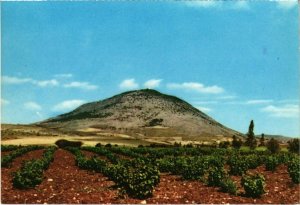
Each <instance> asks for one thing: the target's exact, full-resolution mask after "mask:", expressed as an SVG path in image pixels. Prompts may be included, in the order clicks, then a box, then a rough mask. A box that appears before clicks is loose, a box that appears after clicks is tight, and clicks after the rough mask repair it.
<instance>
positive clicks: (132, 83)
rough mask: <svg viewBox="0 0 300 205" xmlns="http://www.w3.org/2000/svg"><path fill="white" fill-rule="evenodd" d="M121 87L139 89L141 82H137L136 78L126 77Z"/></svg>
mask: <svg viewBox="0 0 300 205" xmlns="http://www.w3.org/2000/svg"><path fill="white" fill-rule="evenodd" d="M119 87H120V88H121V89H124V90H127V89H137V88H138V87H139V84H138V83H136V82H135V79H134V78H131V79H125V80H123V81H122V82H121V83H120V85H119Z"/></svg>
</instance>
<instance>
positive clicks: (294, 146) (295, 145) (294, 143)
mask: <svg viewBox="0 0 300 205" xmlns="http://www.w3.org/2000/svg"><path fill="white" fill-rule="evenodd" d="M299 141H300V140H299V138H295V139H293V140H290V141H288V150H289V151H290V152H294V153H300V145H299V144H300V143H299Z"/></svg>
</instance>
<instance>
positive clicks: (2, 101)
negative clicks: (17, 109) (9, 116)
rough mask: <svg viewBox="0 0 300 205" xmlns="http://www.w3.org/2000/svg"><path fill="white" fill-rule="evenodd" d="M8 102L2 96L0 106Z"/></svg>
mask: <svg viewBox="0 0 300 205" xmlns="http://www.w3.org/2000/svg"><path fill="white" fill-rule="evenodd" d="M9 103H10V102H9V101H8V100H5V99H4V98H1V106H4V105H8V104H9Z"/></svg>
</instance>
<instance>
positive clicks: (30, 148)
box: [1, 145, 43, 167]
mask: <svg viewBox="0 0 300 205" xmlns="http://www.w3.org/2000/svg"><path fill="white" fill-rule="evenodd" d="M42 148H43V147H42V146H37V145H32V146H26V147H22V148H20V149H16V150H14V151H13V152H11V153H10V154H8V155H5V156H4V157H2V158H1V166H2V167H9V166H10V164H11V162H12V161H13V160H14V159H15V158H17V157H19V156H22V155H23V154H25V153H27V152H30V151H33V150H38V149H42Z"/></svg>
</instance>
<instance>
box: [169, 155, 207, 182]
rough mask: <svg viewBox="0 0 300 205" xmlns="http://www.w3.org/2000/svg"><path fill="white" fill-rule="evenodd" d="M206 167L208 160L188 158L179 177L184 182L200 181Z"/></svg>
mask: <svg viewBox="0 0 300 205" xmlns="http://www.w3.org/2000/svg"><path fill="white" fill-rule="evenodd" d="M208 166H209V163H208V160H205V159H204V158H198V157H197V158H190V159H188V160H187V163H186V166H185V167H183V169H182V172H181V176H182V178H183V179H185V180H193V179H201V178H202V177H203V175H204V174H205V171H206V170H207V169H208ZM174 169H176V167H174Z"/></svg>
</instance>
